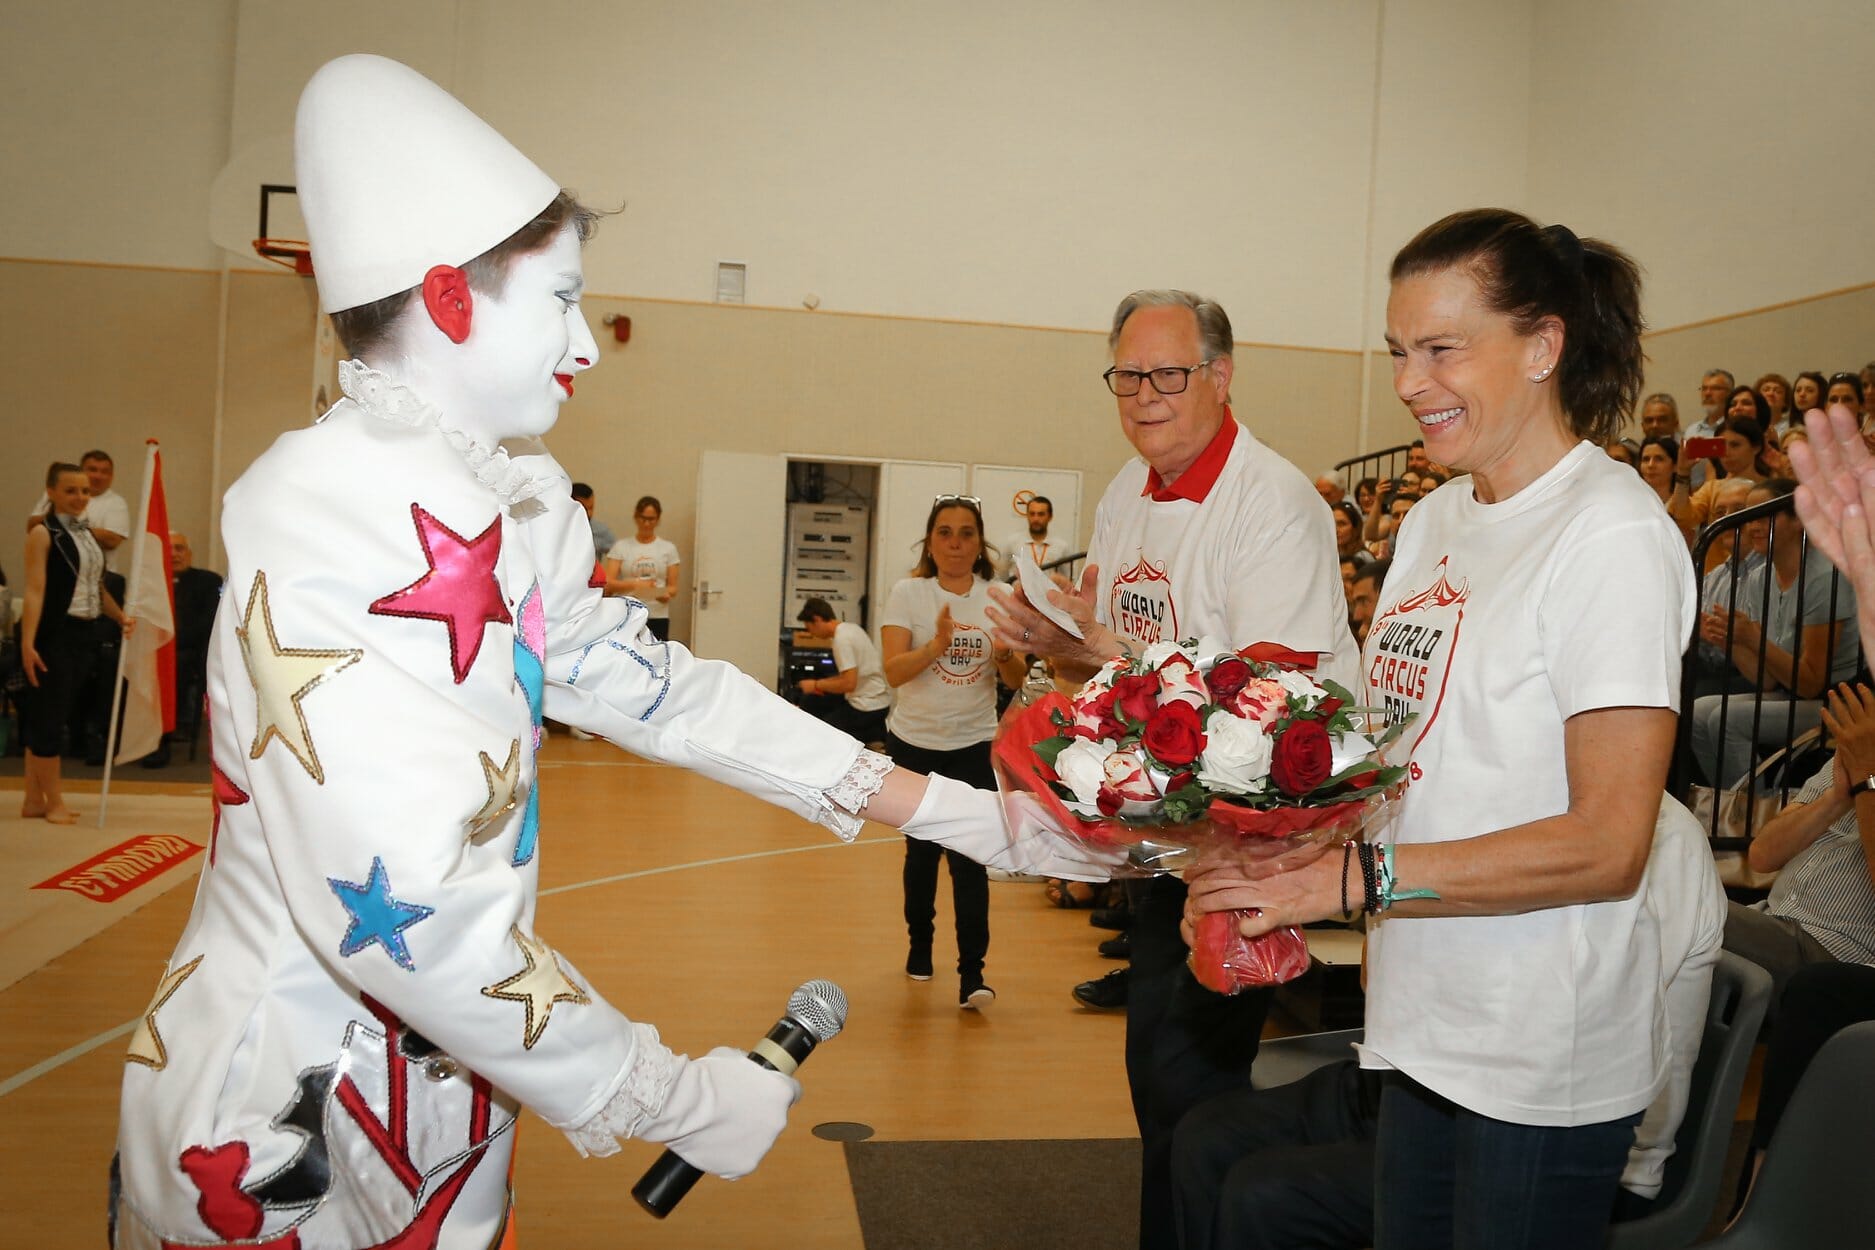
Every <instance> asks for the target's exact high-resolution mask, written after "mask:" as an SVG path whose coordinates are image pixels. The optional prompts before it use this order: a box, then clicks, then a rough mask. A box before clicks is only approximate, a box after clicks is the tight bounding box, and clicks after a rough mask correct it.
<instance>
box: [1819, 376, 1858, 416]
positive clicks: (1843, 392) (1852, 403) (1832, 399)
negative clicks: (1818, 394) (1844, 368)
mask: <svg viewBox="0 0 1875 1250" xmlns="http://www.w3.org/2000/svg"><path fill="white" fill-rule="evenodd" d="M1865 395H1866V392H1865V391H1864V389H1863V386H1862V378H1861V376H1860V375H1859V374H1854V373H1832V374H1830V375H1829V388H1828V390H1826V391H1825V392H1824V395H1823V400H1824V405H1825V406H1826V407H1830V408H1834V407H1835V406H1836V405H1837V404H1841V405H1842V406H1843V407H1845V408H1847V409H1848V410H1849V411H1850V412H1852V413H1854V414H1855V417H1856V420H1858V421H1860V420H1861V419H1862V417H1863V415H1864V411H1865V410H1864V409H1863V406H1862V404H1863V399H1864V397H1865Z"/></svg>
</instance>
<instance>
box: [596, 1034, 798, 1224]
mask: <svg viewBox="0 0 1875 1250" xmlns="http://www.w3.org/2000/svg"><path fill="white" fill-rule="evenodd" d="M819 1044H820V1039H819V1038H818V1037H815V1036H814V1035H813V1033H811V1032H809V1031H808V1028H807V1026H806V1025H804V1024H802V1023H801V1022H800V1021H799V1020H796V1019H795V1018H794V1017H792V1016H783V1017H781V1019H779V1020H777V1021H775V1027H774V1028H772V1029H770V1030H768V1036H766V1037H764V1038H763V1039H762V1040H761V1041H759V1042H757V1043H756V1044H755V1049H754V1050H751V1051H750V1052H749V1062H750V1063H759V1064H761V1065H762V1066H763V1067H764V1068H767V1069H768V1070H769V1071H771V1072H779V1073H781V1074H782V1075H784V1076H793V1075H794V1070H795V1069H796V1068H798V1067H800V1066H801V1064H802V1063H803V1062H804V1061H805V1060H806V1059H807V1057H808V1056H809V1055H811V1054H813V1053H814V1047H815V1046H817V1045H819ZM702 1177H703V1172H702V1171H701V1170H700V1169H698V1168H696V1167H693V1166H691V1165H690V1164H689V1163H687V1162H685V1161H684V1157H683V1156H682V1155H680V1154H678V1153H677V1152H676V1151H675V1150H666V1151H665V1152H664V1153H663V1154H661V1155H659V1156H658V1157H657V1162H655V1163H653V1164H652V1165H651V1166H650V1167H649V1168H646V1169H645V1174H644V1175H643V1176H641V1177H639V1178H638V1183H637V1184H636V1185H633V1186H632V1197H633V1198H636V1199H637V1200H638V1205H639V1206H641V1207H643V1208H644V1209H645V1210H647V1211H649V1212H650V1213H651V1214H653V1215H655V1216H657V1218H659V1219H660V1220H661V1219H663V1218H664V1217H665V1216H667V1215H669V1214H670V1213H671V1212H672V1211H674V1210H676V1209H677V1204H678V1203H680V1202H682V1201H683V1199H684V1195H685V1194H687V1193H689V1192H690V1188H691V1186H693V1185H695V1184H696V1183H697V1181H699V1180H700V1179H702Z"/></svg>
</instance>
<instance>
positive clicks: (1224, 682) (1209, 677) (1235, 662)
mask: <svg viewBox="0 0 1875 1250" xmlns="http://www.w3.org/2000/svg"><path fill="white" fill-rule="evenodd" d="M1249 680H1250V666H1249V665H1248V664H1246V663H1244V662H1243V661H1242V660H1239V659H1235V658H1232V659H1228V660H1219V661H1218V662H1217V663H1216V664H1213V665H1212V666H1211V671H1210V672H1208V673H1206V674H1205V675H1204V684H1205V686H1206V687H1207V688H1208V689H1209V690H1210V691H1211V697H1212V698H1213V699H1215V700H1217V701H1218V702H1219V703H1222V702H1224V701H1225V700H1226V699H1228V698H1230V697H1231V696H1232V695H1234V694H1236V693H1237V692H1238V691H1239V690H1242V689H1243V688H1244V683H1245V682H1247V681H1249Z"/></svg>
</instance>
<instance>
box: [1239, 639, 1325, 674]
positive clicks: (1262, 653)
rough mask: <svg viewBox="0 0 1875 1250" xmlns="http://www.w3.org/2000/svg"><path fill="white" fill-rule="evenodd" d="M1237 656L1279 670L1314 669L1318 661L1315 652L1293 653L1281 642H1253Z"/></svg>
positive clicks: (1242, 648) (1241, 649)
mask: <svg viewBox="0 0 1875 1250" xmlns="http://www.w3.org/2000/svg"><path fill="white" fill-rule="evenodd" d="M1237 654H1238V655H1241V656H1242V657H1243V658H1244V659H1246V660H1258V661H1261V662H1262V663H1265V664H1274V665H1275V666H1276V667H1278V668H1314V667H1315V664H1316V660H1317V653H1316V652H1314V651H1291V650H1290V649H1289V648H1288V647H1285V646H1283V645H1282V644H1281V643H1279V642H1253V643H1251V644H1250V645H1249V646H1247V647H1241V648H1239V649H1238V651H1237Z"/></svg>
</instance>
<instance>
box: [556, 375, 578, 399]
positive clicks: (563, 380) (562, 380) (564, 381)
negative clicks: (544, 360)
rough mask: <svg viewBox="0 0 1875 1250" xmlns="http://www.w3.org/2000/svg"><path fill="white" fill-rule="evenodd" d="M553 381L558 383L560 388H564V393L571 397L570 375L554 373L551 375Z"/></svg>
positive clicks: (571, 378) (571, 380)
mask: <svg viewBox="0 0 1875 1250" xmlns="http://www.w3.org/2000/svg"><path fill="white" fill-rule="evenodd" d="M553 380H554V381H556V382H558V383H559V384H560V385H561V386H563V387H565V388H566V393H567V395H568V396H571V395H572V394H573V375H572V374H570V373H556V374H554V375H553Z"/></svg>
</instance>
